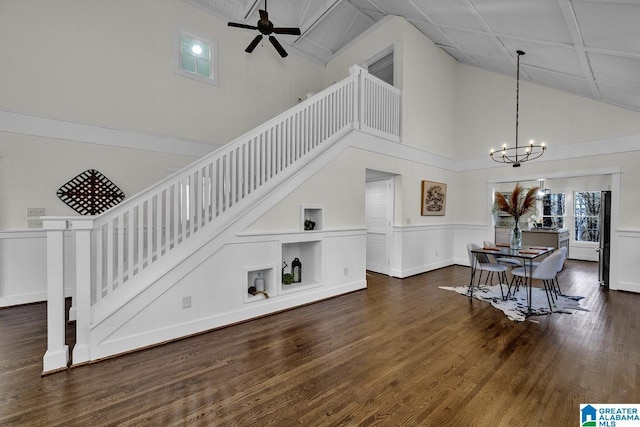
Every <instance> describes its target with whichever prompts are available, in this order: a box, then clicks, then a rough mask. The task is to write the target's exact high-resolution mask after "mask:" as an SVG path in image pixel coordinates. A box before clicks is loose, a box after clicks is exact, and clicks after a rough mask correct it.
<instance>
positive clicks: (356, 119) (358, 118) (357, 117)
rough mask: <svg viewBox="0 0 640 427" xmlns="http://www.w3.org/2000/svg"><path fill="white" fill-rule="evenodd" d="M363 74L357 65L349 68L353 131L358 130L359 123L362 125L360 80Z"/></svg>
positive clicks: (362, 93)
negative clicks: (351, 85) (351, 79)
mask: <svg viewBox="0 0 640 427" xmlns="http://www.w3.org/2000/svg"><path fill="white" fill-rule="evenodd" d="M363 72H365V73H366V72H367V71H366V70H365V69H364V68H362V67H360V66H358V65H352V66H351V67H349V75H350V76H351V77H352V78H353V129H354V130H360V123H362V111H363V108H362V102H363V96H364V91H363V90H362V79H361V78H360V76H361V74H362V73H363Z"/></svg>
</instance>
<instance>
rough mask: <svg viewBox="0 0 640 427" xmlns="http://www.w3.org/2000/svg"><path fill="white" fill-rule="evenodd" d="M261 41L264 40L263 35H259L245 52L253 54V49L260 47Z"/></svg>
mask: <svg viewBox="0 0 640 427" xmlns="http://www.w3.org/2000/svg"><path fill="white" fill-rule="evenodd" d="M260 40H262V34H258V35H257V36H256V38H255V39H253V40H252V41H251V43H250V44H249V46H247V48H246V49H245V50H244V51H245V52H247V53H251V52H253V49H255V48H256V46H258V43H260Z"/></svg>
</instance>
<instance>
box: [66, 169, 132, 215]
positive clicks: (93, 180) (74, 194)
mask: <svg viewBox="0 0 640 427" xmlns="http://www.w3.org/2000/svg"><path fill="white" fill-rule="evenodd" d="M57 195H58V198H59V199H60V200H62V201H63V202H64V203H66V204H67V205H68V206H69V207H70V208H71V209H73V210H75V211H76V212H78V213H79V214H80V215H99V214H101V213H102V212H104V211H106V210H107V209H109V208H111V207H113V206H115V205H117V204H118V203H120V202H121V201H123V200H124V193H123V192H122V190H120V189H119V188H118V186H117V185H115V184H114V183H113V182H111V181H110V180H109V179H108V178H107V177H106V176H104V175H102V174H101V173H100V172H98V171H97V170H95V169H88V170H86V171H84V172H82V173H81V174H79V175H78V176H76V177H75V178H73V179H72V180H70V181H69V182H67V183H66V184H64V185H63V186H62V187H60V188H59V189H58V192H57Z"/></svg>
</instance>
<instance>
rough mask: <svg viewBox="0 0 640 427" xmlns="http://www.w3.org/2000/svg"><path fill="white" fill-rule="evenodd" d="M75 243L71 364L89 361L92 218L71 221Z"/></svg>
mask: <svg viewBox="0 0 640 427" xmlns="http://www.w3.org/2000/svg"><path fill="white" fill-rule="evenodd" d="M71 224H72V229H73V231H74V234H75V241H76V260H75V265H76V300H75V301H74V303H75V306H76V344H75V346H74V347H73V364H74V365H77V364H79V363H84V362H88V361H90V360H91V342H90V332H91V329H90V328H91V230H93V217H83V218H74V219H73V220H72V221H71Z"/></svg>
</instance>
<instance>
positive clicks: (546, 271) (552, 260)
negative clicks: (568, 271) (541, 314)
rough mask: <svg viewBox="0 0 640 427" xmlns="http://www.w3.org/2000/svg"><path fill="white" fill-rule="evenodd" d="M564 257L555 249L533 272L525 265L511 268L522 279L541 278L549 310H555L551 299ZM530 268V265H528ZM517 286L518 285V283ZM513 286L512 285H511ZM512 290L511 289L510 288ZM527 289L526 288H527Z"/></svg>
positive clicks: (512, 272) (552, 298)
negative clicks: (554, 282)
mask: <svg viewBox="0 0 640 427" xmlns="http://www.w3.org/2000/svg"><path fill="white" fill-rule="evenodd" d="M561 259H562V253H561V252H559V251H555V252H554V253H552V254H551V255H549V256H548V257H546V258H545V259H543V260H542V261H541V262H540V265H538V266H537V267H535V269H533V272H531V271H529V272H526V270H525V267H519V268H514V269H513V270H511V274H513V275H514V276H518V277H519V279H520V281H522V280H526V279H527V278H529V277H530V278H531V279H532V280H541V281H542V283H543V286H544V290H545V293H546V294H547V302H548V303H549V310H551V311H553V307H552V305H551V301H552V300H553V301H555V299H554V296H553V294H554V284H553V281H554V280H555V277H556V274H558V265H559V262H560V260H561ZM526 269H527V270H529V267H528V266H527V267H526ZM516 286H517V285H516ZM509 288H511V287H509ZM509 291H511V289H509ZM525 291H526V289H525Z"/></svg>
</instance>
